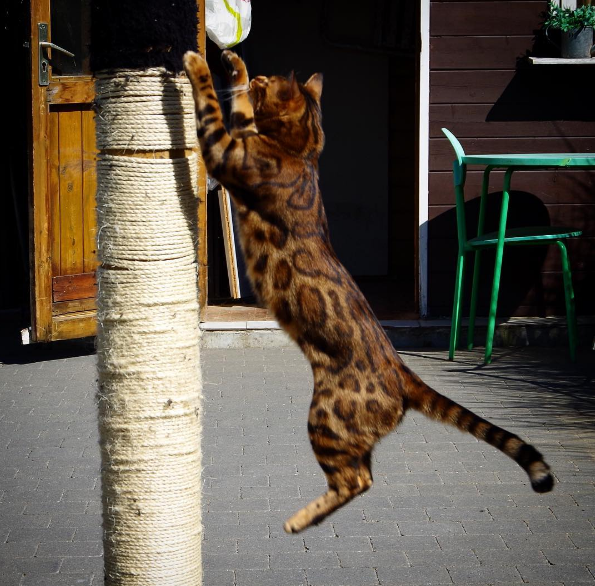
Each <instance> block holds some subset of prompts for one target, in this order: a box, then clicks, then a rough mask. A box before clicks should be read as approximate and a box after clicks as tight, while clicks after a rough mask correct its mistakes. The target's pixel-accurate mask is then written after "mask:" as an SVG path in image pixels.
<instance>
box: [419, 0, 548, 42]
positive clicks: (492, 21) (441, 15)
mask: <svg viewBox="0 0 595 586" xmlns="http://www.w3.org/2000/svg"><path fill="white" fill-rule="evenodd" d="M544 9H545V2H542V1H541V0H538V1H533V2H526V1H525V2H515V3H514V4H511V3H510V2H508V1H506V0H501V1H496V2H477V1H476V2H473V1H467V2H460V1H459V2H448V3H446V2H444V3H433V4H432V7H431V18H430V34H431V35H432V36H440V35H442V36H460V35H467V36H480V35H490V36H496V35H526V34H527V33H528V32H532V31H534V30H535V29H537V28H539V25H540V22H541V21H542V20H543V19H542V18H541V17H540V13H541V12H543V11H544Z"/></svg>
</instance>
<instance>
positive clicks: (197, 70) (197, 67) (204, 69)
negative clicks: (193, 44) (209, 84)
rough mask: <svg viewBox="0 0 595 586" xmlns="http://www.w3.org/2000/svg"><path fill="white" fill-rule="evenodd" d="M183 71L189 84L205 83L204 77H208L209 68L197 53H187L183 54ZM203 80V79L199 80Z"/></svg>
mask: <svg viewBox="0 0 595 586" xmlns="http://www.w3.org/2000/svg"><path fill="white" fill-rule="evenodd" d="M184 70H185V71H186V75H187V76H188V78H189V79H190V81H191V82H193V83H197V82H198V81H206V80H205V79H204V76H205V75H209V66H208V65H207V62H206V61H205V60H204V58H203V57H202V56H201V55H199V54H198V53H194V52H193V51H187V52H186V53H185V54H184ZM201 78H203V79H201Z"/></svg>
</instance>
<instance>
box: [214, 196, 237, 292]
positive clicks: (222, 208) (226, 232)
mask: <svg viewBox="0 0 595 586" xmlns="http://www.w3.org/2000/svg"><path fill="white" fill-rule="evenodd" d="M218 195H219V214H220V216H221V226H222V229H223V246H224V248H225V264H226V266H227V278H228V281H229V291H230V294H231V297H232V299H239V298H240V297H241V294H240V279H239V277H238V260H237V257H236V247H235V235H234V233H233V218H232V210H231V202H230V201H229V193H228V192H227V190H226V189H224V188H223V187H221V188H220V189H219V192H218Z"/></svg>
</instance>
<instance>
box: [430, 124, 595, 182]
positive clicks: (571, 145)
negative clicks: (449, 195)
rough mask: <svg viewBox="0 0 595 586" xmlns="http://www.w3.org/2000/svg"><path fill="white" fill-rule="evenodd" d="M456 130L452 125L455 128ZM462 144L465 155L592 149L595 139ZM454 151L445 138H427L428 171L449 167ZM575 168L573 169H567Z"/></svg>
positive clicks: (474, 140) (480, 140) (471, 141)
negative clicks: (428, 142)
mask: <svg viewBox="0 0 595 586" xmlns="http://www.w3.org/2000/svg"><path fill="white" fill-rule="evenodd" d="M455 134H456V129H455ZM463 148H464V149H465V152H466V153H467V154H468V155H476V154H485V153H494V154H498V153H564V152H574V153H592V152H594V150H595V142H594V141H593V139H592V138H590V137H570V138H569V137H562V138H557V137H556V138H554V137H552V138H541V137H523V138H469V139H467V140H465V141H464V143H463ZM453 160H454V154H453V150H452V147H451V146H450V143H449V142H448V140H447V139H446V138H445V139H444V140H443V139H439V138H432V139H430V171H450V170H451V169H452V162H453ZM569 172H573V173H574V172H575V171H569Z"/></svg>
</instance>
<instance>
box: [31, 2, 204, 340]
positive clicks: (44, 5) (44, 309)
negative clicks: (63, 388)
mask: <svg viewBox="0 0 595 586" xmlns="http://www.w3.org/2000/svg"><path fill="white" fill-rule="evenodd" d="M204 7H205V0H197V11H198V15H199V25H198V48H199V51H200V52H201V53H203V54H204V52H205V47H206V29H205V27H204V14H205V11H204ZM39 22H47V23H51V14H50V0H31V2H30V31H31V34H30V37H31V40H30V48H31V62H30V63H31V66H30V67H31V68H30V98H31V99H30V107H31V111H30V117H29V128H28V143H29V144H28V147H29V148H28V164H29V273H30V288H29V293H30V308H31V326H30V328H26V329H25V330H23V331H22V332H21V337H22V341H23V343H25V344H26V343H29V342H50V341H54V340H61V339H71V338H81V337H86V336H93V335H95V333H96V328H97V323H96V310H95V309H90V308H84V307H83V308H82V310H81V311H77V312H74V313H70V314H65V315H57V316H54V315H53V311H52V303H53V271H52V233H51V229H50V228H51V215H50V214H51V211H52V210H51V201H50V199H51V193H50V148H49V138H50V136H49V135H50V131H49V108H50V102H49V99H48V98H49V95H48V91H52V90H53V89H54V88H53V87H52V84H51V82H50V85H49V86H41V85H40V84H39V66H38V63H39V32H38V27H37V23H39ZM49 40H51V29H50V39H49ZM82 77H83V78H86V80H87V81H90V80H91V79H92V77H89V76H82ZM50 79H51V78H50ZM62 79H63V80H66V79H67V78H62ZM85 87H86V88H87V89H86V90H85V91H90V90H88V84H86V86H85ZM71 89H75V88H74V87H73V88H71ZM75 93H76V92H75ZM83 93H85V92H83ZM70 95H71V96H72V94H70ZM53 97H54V98H57V96H56V95H55V92H54V94H53ZM83 98H84V100H85V102H86V101H87V100H88V99H89V96H88V95H87V94H86V93H85V96H82V95H81V96H80V99H83ZM58 99H59V98H58ZM196 150H197V152H198V147H197V149H196ZM198 197H199V201H200V203H201V205H199V211H198V224H199V233H200V234H201V236H202V237H203V238H201V242H200V246H199V250H198V273H199V274H198V280H199V291H200V293H199V302H200V306H201V308H202V307H204V305H205V302H206V289H207V251H206V239H205V238H204V236H205V235H206V171H205V168H204V164H203V163H202V159H201V158H200V157H199V176H198Z"/></svg>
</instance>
